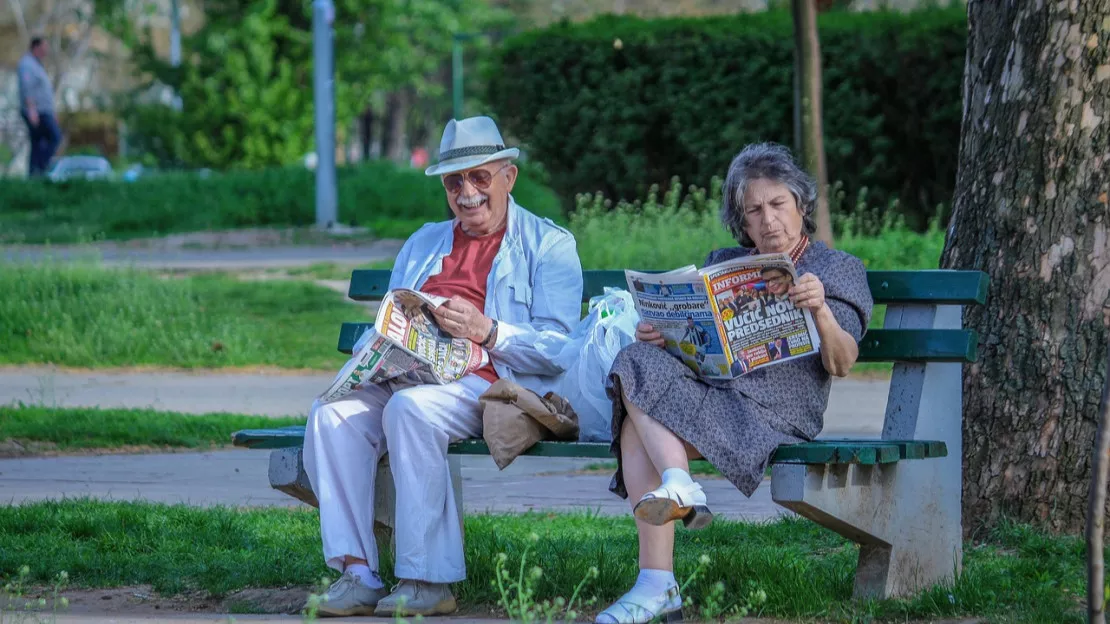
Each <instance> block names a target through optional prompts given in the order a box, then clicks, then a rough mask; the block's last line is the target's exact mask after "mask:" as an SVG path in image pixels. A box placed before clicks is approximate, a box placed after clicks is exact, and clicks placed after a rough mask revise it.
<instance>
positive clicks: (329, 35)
mask: <svg viewBox="0 0 1110 624" xmlns="http://www.w3.org/2000/svg"><path fill="white" fill-rule="evenodd" d="M334 20H335V5H334V4H332V0H313V1H312V58H313V72H312V73H313V76H312V92H313V99H314V102H315V124H316V227H317V228H319V229H324V230H328V229H332V228H333V227H334V226H335V225H336V220H337V210H336V181H335V67H334V63H335V58H334V53H335V50H334V41H333V32H332V22H333V21H334Z"/></svg>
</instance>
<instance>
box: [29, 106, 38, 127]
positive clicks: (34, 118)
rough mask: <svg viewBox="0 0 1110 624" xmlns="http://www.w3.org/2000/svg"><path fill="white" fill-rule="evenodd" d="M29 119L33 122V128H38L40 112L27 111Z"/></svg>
mask: <svg viewBox="0 0 1110 624" xmlns="http://www.w3.org/2000/svg"><path fill="white" fill-rule="evenodd" d="M27 118H28V119H30V120H31V126H32V127H35V128H37V127H38V126H39V112H38V111H37V110H35V109H33V108H32V109H31V110H29V111H27Z"/></svg>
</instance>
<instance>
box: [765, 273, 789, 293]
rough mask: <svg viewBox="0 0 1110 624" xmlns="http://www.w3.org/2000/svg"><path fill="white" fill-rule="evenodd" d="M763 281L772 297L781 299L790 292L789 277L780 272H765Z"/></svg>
mask: <svg viewBox="0 0 1110 624" xmlns="http://www.w3.org/2000/svg"><path fill="white" fill-rule="evenodd" d="M763 279H764V280H766V281H767V290H768V291H770V292H771V294H772V295H776V296H779V297H781V296H783V295H785V294H786V293H787V292H788V291H789V290H790V276H789V275H788V274H786V273H784V272H782V271H778V270H772V271H766V272H764V273H763Z"/></svg>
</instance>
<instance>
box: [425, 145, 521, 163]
mask: <svg viewBox="0 0 1110 624" xmlns="http://www.w3.org/2000/svg"><path fill="white" fill-rule="evenodd" d="M504 149H505V146H504V145H472V146H470V147H459V148H455V149H451V150H447V151H446V152H443V153H442V154H440V155H439V161H440V162H443V161H445V160H451V159H453V158H463V157H465V156H488V155H489V154H496V153H497V152H500V151H502V150H504Z"/></svg>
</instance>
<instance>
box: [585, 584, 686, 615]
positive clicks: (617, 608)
mask: <svg viewBox="0 0 1110 624" xmlns="http://www.w3.org/2000/svg"><path fill="white" fill-rule="evenodd" d="M631 594H632V592H631V591H629V592H628V593H627V594H625V595H623V596H621V597H620V598H618V599H617V601H616V602H614V603H613V604H612V605H610V606H609V608H608V609H606V610H604V611H602V612H601V613H599V614H597V619H596V620H594V622H595V623H596V624H647V623H648V622H652V621H655V620H656V619H659V620H662V621H664V622H681V621H682V597H681V596H679V595H678V585H673V586H671V587H670V588H669V589H668V590H667V591H666V592H664V593H663V594H660V595H658V596H654V597H652V598H649V599H648V600H646V601H643V602H637V600H639V599H638V597H633V596H632V595H631Z"/></svg>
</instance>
